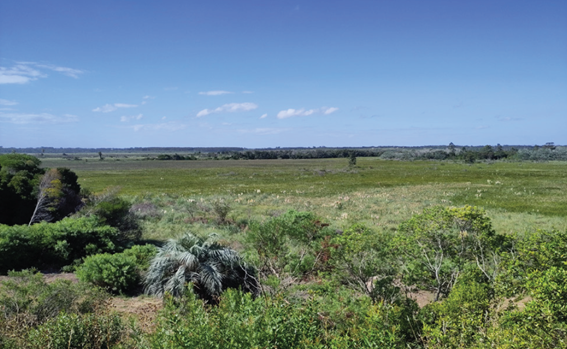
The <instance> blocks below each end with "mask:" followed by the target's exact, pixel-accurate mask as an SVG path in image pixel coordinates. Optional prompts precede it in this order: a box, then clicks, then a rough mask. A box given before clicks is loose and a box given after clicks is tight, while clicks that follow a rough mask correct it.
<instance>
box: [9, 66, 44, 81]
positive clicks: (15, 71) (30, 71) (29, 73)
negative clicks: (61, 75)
mask: <svg viewBox="0 0 567 349" xmlns="http://www.w3.org/2000/svg"><path fill="white" fill-rule="evenodd" d="M45 77H47V75H45V74H42V73H41V72H40V71H39V70H37V69H34V68H32V67H30V66H29V65H26V64H16V65H15V66H13V67H11V68H6V67H0V84H26V83H28V82H30V81H34V80H37V79H39V78H45Z"/></svg>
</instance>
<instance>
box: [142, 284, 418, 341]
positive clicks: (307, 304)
mask: <svg viewBox="0 0 567 349" xmlns="http://www.w3.org/2000/svg"><path fill="white" fill-rule="evenodd" d="M415 311H416V306H415V303H411V304H409V305H405V304H400V305H394V306H390V305H385V304H381V303H379V304H376V305H368V308H367V309H366V310H365V311H364V312H363V313H362V314H361V317H350V318H348V319H347V321H348V325H349V326H348V329H347V330H343V329H341V328H337V327H336V326H334V323H333V321H332V319H328V318H327V317H326V316H325V315H324V314H323V313H322V312H321V304H320V303H319V301H317V300H315V299H312V298H310V299H307V300H305V301H302V302H299V303H290V302H288V301H286V300H285V299H283V298H281V297H274V298H263V297H259V298H256V299H254V298H253V297H251V296H250V295H248V294H244V293H242V292H240V291H238V290H229V291H227V292H225V293H224V294H223V296H222V299H221V301H220V303H219V305H218V306H217V307H213V308H207V307H204V306H203V303H202V302H201V301H200V300H198V299H197V298H196V297H195V296H194V295H193V294H187V296H186V297H185V298H183V299H181V300H173V299H168V300H167V301H166V307H165V309H164V311H163V312H162V314H161V317H160V319H159V323H158V326H157V329H156V331H155V333H153V334H152V335H151V339H150V340H151V347H152V348H223V349H224V348H227V349H230V348H407V347H408V345H411V343H412V342H414V343H415V341H416V340H417V339H416V337H415V335H414V334H417V333H418V332H419V328H416V327H415V325H414V324H410V323H409V322H408V319H411V318H412V316H413V313H414V312H415Z"/></svg>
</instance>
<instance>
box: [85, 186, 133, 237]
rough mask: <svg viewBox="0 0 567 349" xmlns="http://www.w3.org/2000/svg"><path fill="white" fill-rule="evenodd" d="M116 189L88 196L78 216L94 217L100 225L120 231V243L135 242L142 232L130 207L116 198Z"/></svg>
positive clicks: (126, 202) (122, 200)
mask: <svg viewBox="0 0 567 349" xmlns="http://www.w3.org/2000/svg"><path fill="white" fill-rule="evenodd" d="M117 192H118V188H108V189H106V190H105V191H103V192H102V193H99V194H89V195H88V197H87V200H86V201H87V205H86V206H85V207H84V208H83V209H82V210H81V211H80V212H79V213H78V215H79V216H86V217H96V218H97V219H98V220H99V221H100V223H101V224H106V225H110V226H111V227H114V228H117V229H118V230H119V231H120V233H121V234H120V239H121V240H122V242H127V241H136V240H139V239H140V237H141V236H142V230H141V228H140V225H139V223H138V218H137V217H136V214H135V213H134V212H132V211H131V210H130V209H131V207H132V205H131V204H130V203H129V202H128V201H126V200H124V199H122V198H120V197H118V196H117Z"/></svg>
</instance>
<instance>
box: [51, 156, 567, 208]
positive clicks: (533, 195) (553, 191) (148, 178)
mask: <svg viewBox="0 0 567 349" xmlns="http://www.w3.org/2000/svg"><path fill="white" fill-rule="evenodd" d="M347 162H348V159H317V160H248V161H246V160H219V161H213V160H203V161H134V160H121V161H116V160H108V161H107V160H105V161H89V162H84V161H65V160H57V159H46V160H45V161H44V163H43V165H44V166H47V167H59V166H66V167H69V168H71V169H72V170H74V171H76V173H77V174H78V175H79V178H80V183H81V185H83V186H85V187H87V188H89V189H91V190H93V191H100V190H103V189H104V188H106V187H109V186H119V187H121V193H122V194H125V195H131V196H134V195H142V194H144V193H165V194H178V195H203V196H208V195H236V194H240V193H243V194H251V193H257V192H258V190H259V191H260V192H261V193H266V194H276V195H285V196H294V197H303V198H311V199H320V198H330V197H336V196H338V195H341V194H348V193H353V192H366V191H374V190H378V189H382V190H384V189H388V188H394V187H408V188H411V187H420V186H427V187H428V188H429V187H433V188H429V189H428V190H427V193H425V192H424V193H422V194H423V195H421V197H420V196H419V195H418V197H419V199H420V200H432V201H440V200H443V199H441V198H442V197H444V199H445V200H447V201H450V202H451V203H452V204H459V205H463V204H470V205H477V206H481V207H484V208H487V209H499V210H504V211H507V212H516V213H539V214H542V215H546V216H559V217H565V216H567V195H565V193H567V163H565V162H548V163H528V162H511V163H506V162H497V163H491V164H486V163H480V164H473V165H467V164H462V163H451V162H433V161H413V162H405V161H386V160H378V159H375V158H359V159H358V166H357V167H355V168H352V169H350V168H348V166H347Z"/></svg>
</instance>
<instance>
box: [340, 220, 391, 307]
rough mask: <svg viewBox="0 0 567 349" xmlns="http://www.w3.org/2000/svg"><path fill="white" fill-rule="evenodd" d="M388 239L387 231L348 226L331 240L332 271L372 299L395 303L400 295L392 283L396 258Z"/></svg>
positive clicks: (389, 238) (345, 282) (389, 237)
mask: <svg viewBox="0 0 567 349" xmlns="http://www.w3.org/2000/svg"><path fill="white" fill-rule="evenodd" d="M391 241H393V239H392V236H390V235H388V234H385V233H376V232H373V231H371V230H370V229H368V228H367V227H365V226H364V225H360V224H355V225H353V226H351V227H350V228H349V229H347V230H345V231H344V232H343V233H342V234H341V235H338V236H336V237H334V238H333V239H332V240H331V246H332V248H331V259H330V260H331V262H330V263H331V264H332V266H333V269H332V271H331V274H332V275H333V277H335V278H337V279H339V281H341V282H342V283H344V284H347V285H349V286H350V287H353V288H354V289H356V290H358V291H360V292H363V293H365V294H366V295H368V296H369V297H370V298H371V299H372V301H373V302H379V301H380V302H384V303H386V304H391V303H394V302H395V301H396V300H398V299H399V298H400V288H399V287H396V286H394V285H393V281H394V278H395V277H396V276H398V268H397V267H398V264H399V261H398V258H397V257H396V255H395V253H393V252H394V251H395V249H394V248H393V246H391Z"/></svg>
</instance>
